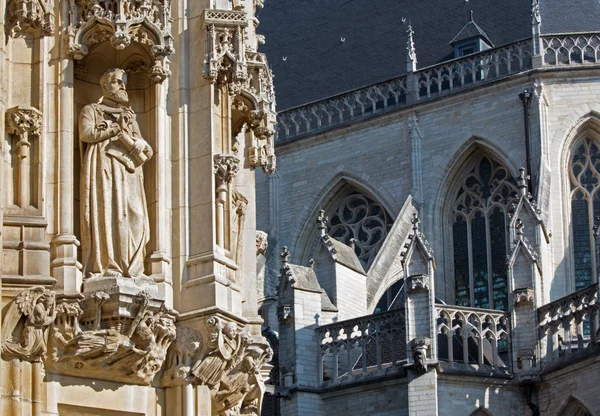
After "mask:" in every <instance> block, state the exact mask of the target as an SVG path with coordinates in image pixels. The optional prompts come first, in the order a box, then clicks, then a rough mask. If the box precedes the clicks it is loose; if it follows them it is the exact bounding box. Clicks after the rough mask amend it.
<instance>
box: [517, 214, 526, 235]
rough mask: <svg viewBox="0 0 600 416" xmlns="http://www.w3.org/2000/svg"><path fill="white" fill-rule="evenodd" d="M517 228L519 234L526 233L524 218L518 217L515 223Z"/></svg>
mask: <svg viewBox="0 0 600 416" xmlns="http://www.w3.org/2000/svg"><path fill="white" fill-rule="evenodd" d="M515 228H516V229H517V235H518V236H522V235H524V234H525V232H524V230H523V220H522V219H521V218H518V219H517V222H516V223H515Z"/></svg>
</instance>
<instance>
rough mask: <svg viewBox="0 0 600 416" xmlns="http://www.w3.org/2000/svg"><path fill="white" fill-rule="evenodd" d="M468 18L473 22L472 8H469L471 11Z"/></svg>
mask: <svg viewBox="0 0 600 416" xmlns="http://www.w3.org/2000/svg"><path fill="white" fill-rule="evenodd" d="M469 20H470V21H471V22H473V21H474V19H473V10H471V11H470V12H469Z"/></svg>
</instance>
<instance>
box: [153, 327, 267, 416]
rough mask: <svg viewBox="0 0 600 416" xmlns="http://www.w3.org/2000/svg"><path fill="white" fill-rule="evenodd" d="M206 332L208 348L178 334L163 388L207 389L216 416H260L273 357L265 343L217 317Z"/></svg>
mask: <svg viewBox="0 0 600 416" xmlns="http://www.w3.org/2000/svg"><path fill="white" fill-rule="evenodd" d="M206 328H207V331H208V332H207V338H206V343H205V341H204V340H203V338H202V336H201V335H200V334H199V333H198V332H196V331H194V330H193V329H190V328H178V329H177V340H176V341H175V342H174V343H173V345H172V346H171V348H170V349H169V353H168V358H167V363H168V366H167V368H166V370H165V372H164V374H163V377H162V381H163V385H165V386H174V385H179V384H182V383H184V382H189V383H192V384H197V385H205V386H207V387H208V388H209V389H210V390H211V397H212V409H213V413H214V414H224V415H239V414H244V415H259V414H260V409H261V401H262V396H263V394H264V380H265V379H266V378H267V377H268V374H269V372H270V370H271V367H272V366H271V365H269V364H267V363H268V362H269V361H270V360H271V358H272V357H273V351H272V350H271V348H270V346H269V343H268V341H267V340H266V339H265V338H263V337H262V336H251V335H249V334H247V333H245V332H240V331H238V327H237V324H236V323H235V322H227V323H226V322H224V321H223V320H222V319H220V318H218V317H216V316H213V317H210V318H208V320H207V321H206Z"/></svg>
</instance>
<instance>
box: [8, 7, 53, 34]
mask: <svg viewBox="0 0 600 416" xmlns="http://www.w3.org/2000/svg"><path fill="white" fill-rule="evenodd" d="M7 18H8V24H7V26H8V29H9V30H10V32H11V33H17V32H21V31H24V30H27V29H29V28H33V29H35V30H37V31H38V32H39V33H40V35H41V36H50V35H53V34H54V0H9V1H8V4H7Z"/></svg>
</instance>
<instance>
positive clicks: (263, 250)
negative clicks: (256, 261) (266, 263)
mask: <svg viewBox="0 0 600 416" xmlns="http://www.w3.org/2000/svg"><path fill="white" fill-rule="evenodd" d="M268 247H269V241H268V235H267V233H265V232H264V231H258V230H257V231H256V255H257V256H258V255H259V254H262V255H266V254H267V248H268Z"/></svg>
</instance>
